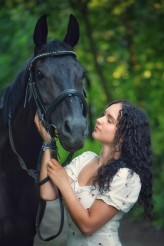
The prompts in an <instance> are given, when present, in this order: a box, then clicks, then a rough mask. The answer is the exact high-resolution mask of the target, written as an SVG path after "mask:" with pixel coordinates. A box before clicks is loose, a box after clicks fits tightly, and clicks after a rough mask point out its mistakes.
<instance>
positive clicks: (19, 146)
mask: <svg viewBox="0 0 164 246" xmlns="http://www.w3.org/2000/svg"><path fill="white" fill-rule="evenodd" d="M11 127H12V135H13V141H14V145H15V148H16V150H17V152H18V153H19V154H20V155H21V156H22V158H23V159H24V161H25V162H26V163H27V166H28V168H35V166H36V165H37V162H38V157H39V152H40V148H41V143H42V140H41V137H40V135H39V134H38V132H37V129H36V127H35V124H34V110H32V106H31V105H30V104H28V105H27V106H26V108H24V105H23V103H22V104H21V105H20V107H19V109H18V111H17V113H16V115H15V117H14V119H13V120H12V122H11Z"/></svg>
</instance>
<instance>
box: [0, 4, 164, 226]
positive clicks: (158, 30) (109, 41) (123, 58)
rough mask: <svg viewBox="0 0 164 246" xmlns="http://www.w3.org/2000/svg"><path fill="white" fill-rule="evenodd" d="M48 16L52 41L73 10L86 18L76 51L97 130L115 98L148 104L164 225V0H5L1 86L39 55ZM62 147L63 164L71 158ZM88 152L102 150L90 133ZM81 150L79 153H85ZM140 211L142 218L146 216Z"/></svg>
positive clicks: (158, 210) (157, 212)
mask: <svg viewBox="0 0 164 246" xmlns="http://www.w3.org/2000/svg"><path fill="white" fill-rule="evenodd" d="M45 13H47V14H48V26H49V39H53V38H58V39H63V37H64V35H65V30H66V25H67V21H68V18H69V14H70V13H73V14H75V15H76V17H77V18H78V20H79V22H80V30H81V37H80V42H79V44H78V46H77V47H76V48H75V51H76V52H77V54H78V58H79V61H80V62H81V63H82V64H83V65H85V67H86V69H87V72H88V79H89V81H90V84H88V83H87V82H86V89H87V92H88V104H89V106H90V113H91V115H92V117H91V118H88V123H89V128H90V131H92V130H93V127H94V122H95V119H96V117H98V116H99V115H101V113H102V111H103V110H104V106H105V105H107V103H108V101H109V100H116V99H120V98H125V99H127V100H129V101H131V102H132V103H135V104H137V105H138V106H140V107H142V108H144V109H145V111H146V112H147V114H148V116H149V119H150V124H151V131H152V150H153V158H154V161H153V192H154V194H153V201H154V223H155V225H156V226H158V227H164V217H163V216H161V215H162V214H163V210H164V207H163V197H164V192H163V184H164V170H163V169H164V154H163V153H164V142H163V139H164V116H163V104H162V102H163V97H164V73H163V61H164V42H163V38H164V34H163V26H164V6H163V1H161V0H158V1H157V0H145V1H143V0H125V1H120V0H112V1H108V0H102V1H98V0H89V1H82V0H79V1H76V0H60V1H57V0H54V1H50V0H48V1H46V2H45V1H40V0H37V1H32V0H30V1H25V0H15V1H14V0H11V1H2V3H1V11H0V33H1V40H0V42H1V45H0V53H1V56H0V68H1V73H0V88H3V87H4V86H5V85H7V84H9V83H10V82H11V81H12V80H14V79H15V76H16V75H17V73H18V71H19V70H20V69H22V67H23V66H24V64H25V63H26V61H27V59H28V58H29V57H30V56H31V55H32V54H33V40H32V35H33V29H34V25H35V22H36V20H37V19H38V17H39V16H41V15H43V14H45ZM59 149H60V151H59V152H60V155H61V162H62V161H63V160H64V159H65V157H66V155H67V153H65V154H64V152H62V149H61V148H59ZM84 150H93V151H96V152H97V153H99V151H100V146H99V145H98V144H97V143H94V142H93V141H92V140H90V139H89V138H88V139H87V141H86V143H85V146H84V148H83V149H82V150H80V152H82V151H84ZM80 152H77V153H76V154H78V153H80ZM138 211H139V210H138V209H137V212H136V215H134V217H136V216H141V213H140V212H138Z"/></svg>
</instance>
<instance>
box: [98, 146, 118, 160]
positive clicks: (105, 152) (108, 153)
mask: <svg viewBox="0 0 164 246" xmlns="http://www.w3.org/2000/svg"><path fill="white" fill-rule="evenodd" d="M119 157H120V152H113V150H112V149H111V148H110V147H108V146H107V147H103V148H102V150H101V152H100V156H99V161H98V162H99V165H103V164H106V163H107V162H108V161H109V160H110V159H111V158H114V159H118V158H119Z"/></svg>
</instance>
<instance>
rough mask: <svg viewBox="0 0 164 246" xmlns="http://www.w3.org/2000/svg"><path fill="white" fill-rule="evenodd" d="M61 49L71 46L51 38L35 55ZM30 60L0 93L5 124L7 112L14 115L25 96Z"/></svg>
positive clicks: (0, 103) (67, 48) (0, 106)
mask: <svg viewBox="0 0 164 246" xmlns="http://www.w3.org/2000/svg"><path fill="white" fill-rule="evenodd" d="M61 50H72V49H71V46H69V45H68V44H66V43H64V42H61V41H59V40H53V41H51V42H49V43H47V44H46V45H44V46H42V47H41V48H39V49H38V52H37V55H39V54H42V53H45V52H52V51H61ZM31 60H32V58H31V59H30V61H29V62H28V63H27V65H25V67H24V69H22V71H20V72H19V74H18V75H17V77H16V79H15V80H14V81H13V82H12V83H11V84H10V85H8V86H6V87H5V88H4V89H3V90H2V91H1V93H0V109H2V110H3V120H4V123H5V125H7V124H8V117H9V114H10V113H11V114H12V117H13V116H14V115H15V113H16V110H17V107H18V106H19V105H20V103H21V102H22V101H23V98H25V92H26V86H27V82H28V77H29V69H28V68H29V65H30V62H31Z"/></svg>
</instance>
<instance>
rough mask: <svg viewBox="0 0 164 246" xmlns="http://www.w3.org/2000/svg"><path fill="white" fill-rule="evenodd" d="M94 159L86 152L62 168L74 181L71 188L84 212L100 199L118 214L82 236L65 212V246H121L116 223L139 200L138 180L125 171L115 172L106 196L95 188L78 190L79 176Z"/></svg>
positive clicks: (125, 169)
mask: <svg viewBox="0 0 164 246" xmlns="http://www.w3.org/2000/svg"><path fill="white" fill-rule="evenodd" d="M96 156H97V155H96V154H95V153H93V152H89V151H88V152H85V153H83V154H82V155H80V156H78V157H76V158H75V159H73V160H72V162H71V163H70V164H69V165H68V166H66V167H65V169H66V171H67V173H68V175H69V176H70V177H71V178H72V180H73V182H72V184H71V186H72V188H73V190H74V191H75V193H76V196H77V197H78V198H79V200H80V202H81V203H82V204H83V206H84V208H86V209H88V208H90V207H91V205H92V203H93V202H94V201H95V199H102V200H103V201H104V202H105V203H107V204H108V205H112V206H114V207H116V208H117V209H118V210H119V211H118V213H117V214H116V215H115V216H114V217H113V218H112V219H111V220H109V221H108V222H107V223H106V224H105V225H104V226H102V227H101V228H100V229H98V230H97V231H96V232H95V233H94V234H93V235H91V236H84V235H83V234H82V233H81V232H80V231H79V229H78V228H77V226H76V225H75V224H74V222H73V221H72V219H71V217H70V215H69V213H68V211H67V218H68V239H67V246H97V245H99V246H121V242H120V240H119V236H118V228H119V224H120V223H119V221H120V219H121V218H122V217H123V214H124V213H127V212H128V211H129V210H130V209H131V208H132V206H133V205H134V204H135V202H136V201H137V199H138V196H139V192H140V189H141V182H140V178H139V176H138V175H137V174H136V173H133V174H131V173H130V170H129V169H128V168H120V169H119V170H118V172H117V174H116V175H115V176H114V178H113V180H112V182H111V184H110V191H108V192H106V193H105V194H101V193H100V192H99V190H98V188H96V189H94V190H93V187H92V186H82V187H81V186H79V184H78V181H77V179H78V174H79V173H80V171H81V170H82V168H83V167H84V166H85V165H86V164H87V163H88V162H90V161H91V160H92V159H93V158H95V157H96Z"/></svg>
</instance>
